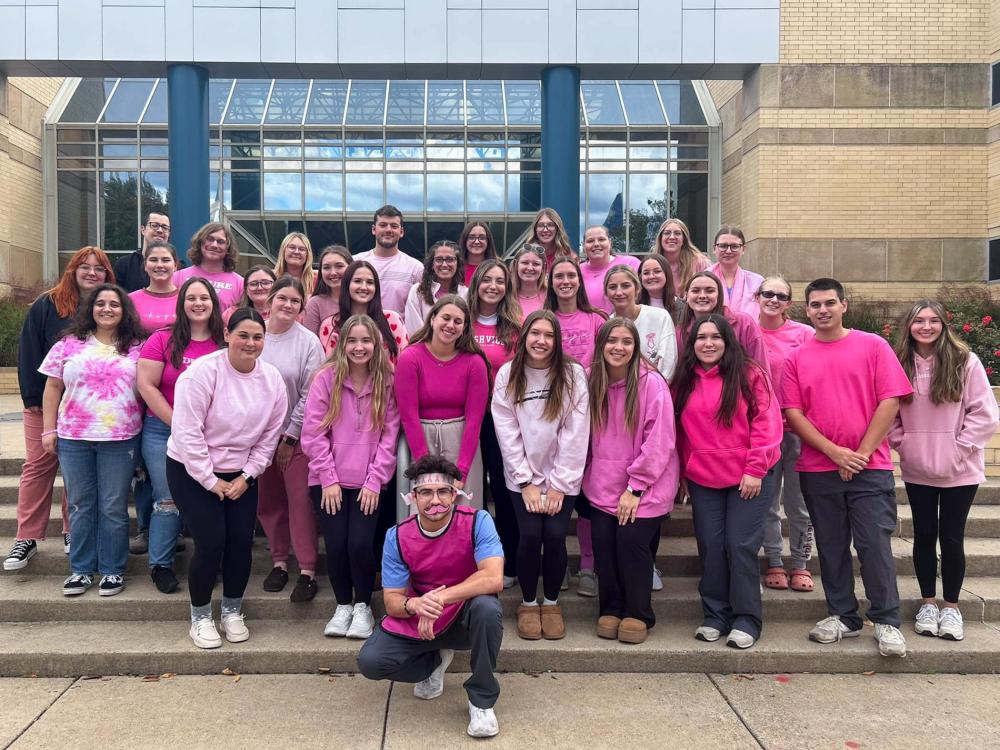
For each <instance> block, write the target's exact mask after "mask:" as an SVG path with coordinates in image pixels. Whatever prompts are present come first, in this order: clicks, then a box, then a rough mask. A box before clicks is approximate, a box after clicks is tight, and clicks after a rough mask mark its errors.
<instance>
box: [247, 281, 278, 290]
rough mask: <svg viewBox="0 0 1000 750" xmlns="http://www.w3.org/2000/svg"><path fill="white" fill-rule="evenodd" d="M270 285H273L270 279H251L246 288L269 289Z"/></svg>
mask: <svg viewBox="0 0 1000 750" xmlns="http://www.w3.org/2000/svg"><path fill="white" fill-rule="evenodd" d="M272 286H274V282H273V281H271V280H270V279H267V280H266V281H251V282H250V283H248V284H247V288H248V289H270V288H271V287H272Z"/></svg>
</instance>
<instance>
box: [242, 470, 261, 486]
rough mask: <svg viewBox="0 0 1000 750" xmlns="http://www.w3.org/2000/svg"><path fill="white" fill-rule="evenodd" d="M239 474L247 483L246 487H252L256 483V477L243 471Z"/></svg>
mask: <svg viewBox="0 0 1000 750" xmlns="http://www.w3.org/2000/svg"><path fill="white" fill-rule="evenodd" d="M240 476H241V477H243V481H244V482H246V483H247V487H253V486H254V485H255V484H257V477H255V476H253V475H251V474H247V473H246V472H245V471H244V472H241V473H240Z"/></svg>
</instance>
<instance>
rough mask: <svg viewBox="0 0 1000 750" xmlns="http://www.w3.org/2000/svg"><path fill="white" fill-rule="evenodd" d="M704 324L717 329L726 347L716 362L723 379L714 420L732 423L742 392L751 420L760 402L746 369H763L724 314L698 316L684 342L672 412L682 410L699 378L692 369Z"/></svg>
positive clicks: (698, 364) (675, 383)
mask: <svg viewBox="0 0 1000 750" xmlns="http://www.w3.org/2000/svg"><path fill="white" fill-rule="evenodd" d="M706 323H711V324H712V325H714V326H715V327H716V329H718V331H719V333H720V334H721V335H722V341H723V343H724V344H725V347H726V349H725V351H724V352H723V353H722V359H721V360H720V361H719V364H718V367H719V376H720V377H721V378H722V399H721V400H720V401H719V408H718V410H717V411H716V412H715V422H716V424H721V425H724V426H726V427H732V426H733V416H734V415H735V414H736V407H737V406H738V405H739V398H740V396H741V395H742V396H743V401H744V402H745V403H746V405H747V419H748V420H749V421H753V420H754V418H755V417H756V416H757V414H758V413H759V412H760V405H758V403H757V399H756V397H755V396H754V393H753V388H752V387H751V386H750V377H749V376H748V375H747V372H748V370H749V369H750V368H751V367H756V368H757V369H758V370H760V372H761V374H763V372H764V370H763V369H762V368H761V366H760V365H759V364H757V363H756V362H754V361H753V360H752V359H750V357H748V356H747V355H746V352H744V351H743V346H742V345H741V344H740V342H739V339H737V338H736V331H734V330H733V327H732V326H731V325H730V324H729V321H728V320H726V318H725V316H724V315H719V314H718V313H712V314H710V315H705V316H702V317H700V318H698V319H697V320H696V321H695V323H694V325H693V326H691V331H690V332H689V333H688V334H687V338H686V340H685V341H684V353H683V354H682V355H681V361H680V365H679V366H678V368H677V372H676V374H675V375H674V382H673V390H674V413H675V414H677V415H678V417H679V416H680V414H681V412H682V411H684V407H685V405H686V404H687V402H688V399H689V398H690V397H691V392H692V391H693V390H694V387H695V383H696V382H697V379H698V378H699V377H700V376H699V375H698V374H697V373H696V372H695V368H697V367H700V366H701V363H700V362H699V361H698V357H697V355H696V354H695V351H694V342H695V340H696V339H697V338H698V331H700V330H701V327H702V326H703V325H705V324H706ZM765 380H766V378H765Z"/></svg>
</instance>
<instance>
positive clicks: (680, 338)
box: [677, 307, 771, 376]
mask: <svg viewBox="0 0 1000 750" xmlns="http://www.w3.org/2000/svg"><path fill="white" fill-rule="evenodd" d="M722 314H723V315H725V316H726V320H728V321H729V324H730V325H731V326H732V327H733V333H735V334H736V340H737V341H739V342H740V344H741V345H742V346H743V351H745V352H746V353H747V356H748V357H750V359H752V360H753V361H754V362H756V363H757V364H758V365H760V366H761V367H763V368H764V372H766V373H767V374H768V376H771V365H770V363H769V361H768V358H767V347H766V346H765V345H764V336H763V334H761V332H760V324H759V323H757V318H755V317H751V316H749V315H747V314H746V313H742V312H738V311H736V310H730V309H729V308H728V307H724V308H723V310H722ZM690 332H691V329H690V328H688V329H687V330H685V329H683V328H678V329H677V352H678V355H679V356H678V358H677V361H678V362H679V361H680V360H681V359H683V357H684V347H685V346H687V337H688V334H689V333H690Z"/></svg>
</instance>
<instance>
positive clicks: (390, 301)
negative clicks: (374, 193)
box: [354, 205, 424, 323]
mask: <svg viewBox="0 0 1000 750" xmlns="http://www.w3.org/2000/svg"><path fill="white" fill-rule="evenodd" d="M372 234H373V235H375V249H374V250H368V251H367V252H363V253H358V254H357V255H355V256H354V260H366V261H368V262H369V263H371V264H372V266H374V267H375V273H377V274H378V281H379V285H380V286H381V287H382V309H383V310H395V311H396V312H398V313H399V315H400V317H402V316H403V315H404V314H405V312H406V309H405V308H406V296H407V295H408V294H409V293H410V287H412V286H413V285H414V284H416V283H417V282H418V281H420V278H421V276H423V273H424V264H423V263H421V262H420V261H419V260H417V259H416V258H411V257H410V256H409V255H407V254H406V253H404V252H403V251H402V250H400V249H399V241H400V240H401V239H402V238H403V234H404V232H403V214H402V213H401V212H400V210H399V209H398V208H396V207H395V206H390V205H385V206H382V208H380V209H379V210H378V211H376V212H375V219H374V221H373V222H372ZM404 323H405V320H404Z"/></svg>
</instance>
